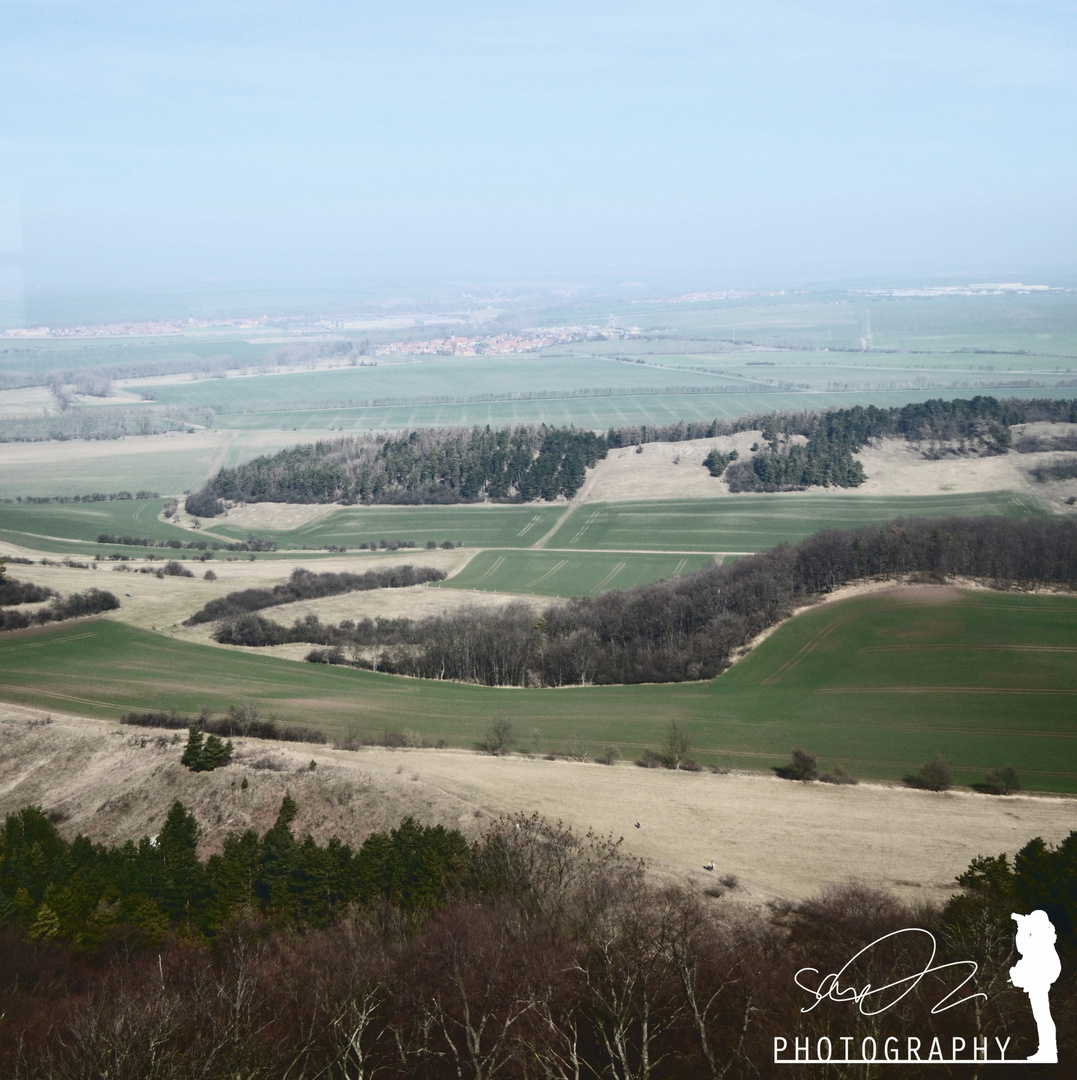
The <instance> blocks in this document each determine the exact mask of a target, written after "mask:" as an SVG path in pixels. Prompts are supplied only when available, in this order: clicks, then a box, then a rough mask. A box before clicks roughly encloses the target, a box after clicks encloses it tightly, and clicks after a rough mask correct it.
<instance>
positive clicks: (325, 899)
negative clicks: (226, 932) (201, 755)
mask: <svg viewBox="0 0 1077 1080" xmlns="http://www.w3.org/2000/svg"><path fill="white" fill-rule="evenodd" d="M207 742H208V740H207ZM203 752H204V748H203ZM298 809H299V808H298V806H297V805H296V802H295V800H294V799H292V798H291V797H290V796H288V795H285V797H284V801H283V802H282V804H281V808H280V813H279V814H278V816H277V820H276V822H275V824H274V825H273V827H272V828H271V829H269V831H268V832H266V833H265V834H263V835H261V836H259V835H258V834H257V833H256V832H255V831H254V830H253V829H249V830H247V831H246V832H244V833H242V834H240V833H233V834H231V835H229V836H228V837H227V838H226V840H225V842H224V849H223V851H222V852H221V853H220V854H217V855H211V856H210V857H209V858H208V859H201V858H200V857H199V855H198V851H197V847H198V839H199V827H198V823H197V822H196V820H195V818H194V816H193V814H191V813H190V811H188V810H187V809H186V808H185V807H184V806H183V804H182V803H180V802H176V803H174V804H173V805H172V808H171V810H169V812H168V817H167V818H166V820H165V823H164V825H163V826H162V828H161V831H160V833H159V834H158V835H157V836H156V837H154V838H152V839H151V838H150V837H148V836H143V837H142V839H141V840H139V841H138V842H137V843H135V842H134V841H131V840H129V841H127V842H126V843H125V844H122V845H120V846H116V847H109V846H105V845H102V844H95V843H92V842H91V841H90V840H88V839H87V838H86V837H85V836H81V835H80V836H77V837H76V838H75V839H74V840H72V841H71V842H67V841H65V840H64V839H63V838H62V837H61V836H60V834H59V832H58V831H57V828H56V826H55V825H54V824H53V823H52V822H51V821H50V820H49V818H48V817H47V816H46V815H45V814H44V813H42V811H41V810H40V809H39V808H37V807H32V806H31V807H26V808H25V809H23V810H21V811H19V812H18V813H16V814H10V815H8V817H7V819H6V821H5V823H4V827H3V830H2V832H0V920H6V921H8V922H9V923H13V924H14V925H15V926H16V927H17V928H18V929H20V930H21V931H22V932H24V933H26V934H28V935H29V936H30V937H33V938H42V939H58V940H63V941H67V942H70V943H72V944H74V945H78V946H82V947H91V946H94V945H96V944H99V943H101V942H103V941H107V940H109V939H111V938H114V937H115V936H116V935H117V934H119V935H121V936H122V935H124V934H127V935H131V934H133V935H134V938H135V939H136V940H142V941H154V940H157V939H159V938H161V937H162V936H163V935H164V934H165V933H167V932H168V931H169V930H176V929H183V930H186V931H189V932H194V933H197V934H202V935H208V936H212V935H214V934H215V933H216V932H217V930H218V929H219V928H220V927H221V926H222V924H224V923H225V922H227V921H228V920H229V919H230V918H232V917H234V916H235V915H237V914H238V913H240V912H243V911H252V912H261V913H263V914H265V915H268V916H270V917H272V918H274V919H276V920H278V921H280V922H282V923H287V924H295V925H309V926H326V925H328V923H329V922H330V920H331V919H332V918H333V917H334V916H335V915H336V914H338V913H341V912H343V911H344V910H345V909H346V908H347V907H348V906H349V905H350V904H358V905H361V906H369V905H372V904H374V903H375V902H377V901H380V900H384V901H387V902H388V903H390V904H392V905H393V906H394V907H396V908H397V909H399V910H400V911H401V912H403V913H404V914H406V915H416V914H418V913H420V912H423V911H429V910H432V909H433V908H434V907H436V906H437V905H438V904H441V903H443V902H445V900H446V899H447V898H448V897H450V896H451V895H454V894H456V893H457V892H458V891H459V890H460V889H461V888H462V887H463V884H464V881H465V875H466V874H467V873H468V871H469V868H470V866H471V861H472V850H471V848H470V847H469V846H468V844H467V841H466V840H465V839H464V837H463V835H462V834H461V833H459V832H457V831H455V830H447V829H445V828H444V827H442V826H440V825H438V826H433V827H427V826H423V825H420V824H419V823H418V822H416V821H415V820H414V819H412V818H410V817H409V818H405V819H404V820H403V821H402V822H401V824H400V825H399V826H398V827H397V828H396V829H393V830H391V831H390V832H388V833H374V834H372V835H371V836H369V837H368V838H367V840H366V841H365V843H364V844H363V845H362V847H361V848H360V849H359V850H358V851H354V850H353V849H352V848H351V847H349V846H348V845H347V844H344V843H342V842H341V841H340V840H339V839H337V838H336V837H334V838H332V839H330V840H329V842H328V843H327V844H324V845H319V844H317V843H315V841H314V840H313V839H312V838H311V837H310V836H309V835H308V836H307V837H305V838H304V839H301V840H300V839H296V837H295V836H294V835H293V832H292V823H293V821H294V820H295V817H296V814H297V813H298Z"/></svg>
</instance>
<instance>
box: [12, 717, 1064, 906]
mask: <svg viewBox="0 0 1077 1080" xmlns="http://www.w3.org/2000/svg"><path fill="white" fill-rule="evenodd" d="M44 717H45V714H43V713H41V712H38V711H35V710H31V709H25V708H20V707H18V706H10V705H5V706H0V738H2V739H3V745H4V753H3V755H2V757H0V813H9V812H11V811H13V810H15V809H18V808H19V807H22V806H24V805H26V804H27V803H37V804H41V805H42V806H44V807H45V808H46V809H54V810H56V811H59V812H60V813H61V814H62V815H65V820H64V823H63V825H62V829H63V831H64V832H65V834H69V835H74V833H76V832H83V833H85V834H86V835H88V836H90V837H91V838H93V839H94V840H97V841H102V842H106V841H107V842H110V843H114V842H117V841H122V840H124V839H126V838H127V837H138V836H140V835H143V834H148V835H153V834H155V833H156V832H157V830H158V829H159V828H160V825H161V822H162V821H163V819H164V816H165V814H166V813H167V810H168V807H169V806H170V805H171V803H172V802H173V801H174V800H176V799H180V800H181V801H183V802H184V803H185V804H186V805H187V806H188V807H190V808H191V809H192V811H193V812H194V813H195V815H196V817H197V818H198V820H199V822H200V824H201V825H202V828H203V831H204V846H205V848H206V850H215V849H216V848H217V847H218V846H219V845H220V843H221V841H222V839H223V837H224V836H225V835H226V834H227V833H228V832H229V831H231V830H235V829H245V828H248V827H253V828H256V829H259V830H264V829H266V828H268V827H269V825H271V824H272V822H273V820H274V818H275V816H276V812H277V809H278V808H279V806H280V801H281V799H282V797H283V795H284V792H285V791H286V790H287V791H289V792H290V793H291V795H292V796H293V797H294V798H295V799H296V800H297V802H298V803H299V808H300V810H299V818H298V819H297V824H296V829H297V832H298V833H299V834H300V835H302V834H303V833H305V832H308V831H309V832H311V833H312V834H313V835H314V836H315V838H316V839H319V840H322V841H324V840H325V839H326V838H327V837H328V836H331V835H338V836H341V837H342V838H343V839H345V840H346V841H348V842H350V843H352V844H358V843H360V842H361V841H362V840H363V839H364V837H365V836H366V835H368V834H369V833H370V832H371V831H374V830H381V829H386V828H390V827H392V826H395V825H396V824H397V823H398V822H399V821H400V819H401V818H402V817H403V816H404V815H405V814H412V815H414V816H415V817H417V818H419V819H420V820H422V821H424V822H426V823H430V824H432V823H442V824H445V825H447V826H452V827H457V828H461V829H462V830H463V831H464V832H465V833H467V834H468V835H471V836H474V835H476V834H477V833H478V832H479V831H480V830H481V829H482V827H483V825H484V824H485V823H486V822H487V821H489V819H490V818H491V817H494V816H497V815H498V814H501V813H514V812H523V813H532V812H538V813H540V814H542V815H544V816H545V817H547V818H549V819H551V820H562V821H564V822H565V823H566V824H569V825H571V826H572V827H573V828H574V829H578V830H583V831H586V830H587V829H588V828H593V829H594V830H595V831H596V832H598V833H600V834H603V835H605V834H607V833H612V834H613V836H614V837H615V838H616V837H624V848H625V851H626V852H627V853H628V854H630V855H632V856H635V857H640V858H642V859H644V860H645V861H646V863H647V865H648V866H649V867H650V868H651V870H652V872H654V873H657V874H661V875H673V876H676V877H677V878H680V879H682V880H683V879H687V880H690V881H693V882H695V883H696V884H698V885H700V886H706V885H707V884H713V883H714V882H715V880H716V879H717V878H720V877H723V876H726V875H729V874H733V875H736V877H737V879H738V885H737V887H736V888H735V889H733V890H732V891H730V892H728V893H727V894H726V896H727V899H730V898H739V899H742V900H745V901H750V902H761V901H765V900H769V899H773V898H778V897H782V898H788V899H798V898H802V897H806V896H809V895H811V894H813V893H815V892H817V891H818V890H819V889H820V888H821V887H822V886H824V885H826V884H827V883H830V882H840V881H845V880H849V879H857V880H860V881H863V882H865V883H867V884H869V885H872V886H875V887H879V888H885V889H889V890H891V891H893V892H895V893H897V894H899V895H901V896H903V897H905V898H906V899H910V900H917V899H922V900H933V901H940V900H944V899H945V898H946V897H948V896H949V895H951V893H952V892H953V890H954V888H955V887H956V886H955V878H956V875H957V874H959V873H961V871H962V870H964V869H965V867H966V866H967V865H968V862H969V860H970V859H971V858H972V857H973V856H975V855H977V854H996V855H997V854H998V853H999V852H1001V851H1007V852H1009V853H1011V854H1012V853H1013V852H1014V851H1016V850H1017V849H1018V848H1019V847H1021V846H1023V845H1024V844H1025V843H1026V842H1027V841H1028V840H1029V839H1031V838H1032V837H1033V836H1042V837H1043V838H1044V839H1045V840H1047V841H1049V842H1052V843H1054V842H1057V841H1059V840H1061V839H1062V838H1063V837H1064V836H1066V835H1067V834H1068V833H1069V832H1070V831H1071V830H1072V829H1074V828H1075V827H1077V800H1074V799H1072V798H1057V797H1055V798H1048V797H1032V796H1011V797H1005V798H999V797H990V796H984V795H974V794H968V793H947V794H932V793H929V792H922V791H913V790H908V789H904V788H899V787H890V786H884V785H880V784H866V783H862V784H860V785H859V786H856V787H832V786H828V785H824V784H799V783H792V782H788V781H782V780H778V779H773V778H770V777H766V776H760V775H752V774H739V773H728V774H719V775H715V774H713V773H710V772H702V773H683V772H681V773H673V772H668V771H665V770H643V769H638V768H636V767H635V766H633V765H630V764H627V763H622V764H619V765H616V766H612V767H611V766H604V765H597V764H590V763H585V762H572V761H548V760H545V759H543V758H527V757H524V756H508V757H501V758H497V757H491V756H488V755H481V754H477V753H471V752H468V751H463V750H421V749H405V750H387V749H384V748H367V749H363V750H360V751H343V750H334V749H332V748H330V747H327V746H319V745H307V744H292V743H275V742H261V741H257V740H252V739H240V740H237V748H236V755H235V759H234V761H233V763H232V764H231V765H230V766H228V767H227V768H225V769H221V770H217V771H215V772H212V773H192V772H190V771H188V770H187V769H185V768H183V766H181V765H180V763H179V757H180V753H181V751H182V739H181V740H179V741H178V742H174V741H173V734H174V733H173V732H170V731H169V732H166V731H160V732H158V731H156V730H153V729H144V728H134V727H123V726H120V725H118V724H116V723H114V722H109V721H102V720H88V719H81V718H77V717H71V716H64V715H59V714H56V713H53V714H52V715H51V723H48V724H44V723H42V721H43V720H44ZM312 760H313V761H315V762H316V764H317V768H316V769H314V770H313V771H312V770H311V769H310V762H311V761H312ZM243 777H247V779H248V782H249V787H248V789H247V790H243V789H242V788H241V787H240V782H241V780H242V779H243ZM637 821H638V822H639V823H640V827H639V828H638V829H637V828H635V822H637ZM710 859H713V860H714V864H715V870H714V872H713V874H710V873H707V872H706V871H704V870H703V864H704V863H705V862H707V861H708V860H710Z"/></svg>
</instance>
